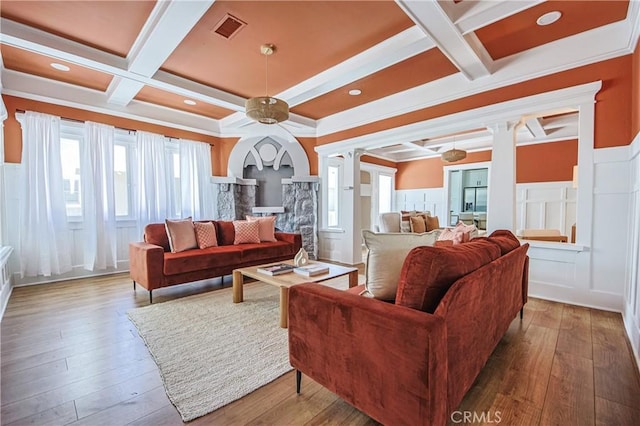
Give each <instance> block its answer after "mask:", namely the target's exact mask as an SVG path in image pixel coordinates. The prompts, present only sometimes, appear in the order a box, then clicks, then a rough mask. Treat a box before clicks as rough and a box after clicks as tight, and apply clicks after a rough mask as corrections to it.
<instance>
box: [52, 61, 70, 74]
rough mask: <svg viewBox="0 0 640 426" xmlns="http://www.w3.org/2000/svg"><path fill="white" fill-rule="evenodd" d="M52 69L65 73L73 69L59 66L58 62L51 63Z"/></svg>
mask: <svg viewBox="0 0 640 426" xmlns="http://www.w3.org/2000/svg"><path fill="white" fill-rule="evenodd" d="M51 68H54V69H57V70H58V71H65V72H66V71H69V70H70V69H71V68H69V67H68V66H66V65H62V64H59V63H57V62H52V63H51Z"/></svg>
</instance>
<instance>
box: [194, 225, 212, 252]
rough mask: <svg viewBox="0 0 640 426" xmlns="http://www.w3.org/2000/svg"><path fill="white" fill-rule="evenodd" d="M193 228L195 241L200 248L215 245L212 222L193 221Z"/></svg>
mask: <svg viewBox="0 0 640 426" xmlns="http://www.w3.org/2000/svg"><path fill="white" fill-rule="evenodd" d="M193 229H194V230H195V232H196V241H197V242H198V247H200V248H201V249H204V248H207V247H217V246H218V238H217V237H216V227H215V225H214V224H213V222H194V223H193Z"/></svg>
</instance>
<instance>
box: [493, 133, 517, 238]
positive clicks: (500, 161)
mask: <svg viewBox="0 0 640 426" xmlns="http://www.w3.org/2000/svg"><path fill="white" fill-rule="evenodd" d="M487 128H488V129H489V131H490V132H491V133H493V148H492V151H491V168H490V170H489V194H488V197H487V232H488V233H491V232H493V231H495V230H496V229H508V230H510V231H513V232H515V227H516V129H517V125H516V123H513V122H507V121H505V122H500V123H495V124H492V125H490V126H488V127H487Z"/></svg>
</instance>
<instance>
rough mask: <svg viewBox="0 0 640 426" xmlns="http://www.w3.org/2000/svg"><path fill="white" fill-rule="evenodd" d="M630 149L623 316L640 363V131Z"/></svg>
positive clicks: (639, 363)
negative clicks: (627, 237) (627, 239)
mask: <svg viewBox="0 0 640 426" xmlns="http://www.w3.org/2000/svg"><path fill="white" fill-rule="evenodd" d="M629 152H630V157H631V160H630V162H629V163H630V164H629V185H630V188H629V189H630V191H629V226H628V229H627V232H628V233H629V242H628V246H627V268H625V269H626V271H627V275H626V288H625V292H624V312H623V318H624V325H625V328H626V330H627V335H628V336H629V341H630V342H631V347H632V348H633V352H634V354H635V357H636V363H637V364H638V366H640V133H639V134H638V135H636V138H635V140H634V142H633V144H631V146H630V147H629Z"/></svg>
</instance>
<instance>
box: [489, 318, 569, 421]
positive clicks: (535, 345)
mask: <svg viewBox="0 0 640 426" xmlns="http://www.w3.org/2000/svg"><path fill="white" fill-rule="evenodd" d="M557 338H558V329H554V328H548V327H544V326H538V325H534V324H533V322H532V324H531V325H530V326H529V328H528V329H527V332H526V335H525V336H523V341H524V342H526V344H523V345H520V346H519V347H518V353H517V355H516V356H515V357H514V361H513V362H512V364H511V365H510V367H509V369H508V371H507V373H506V374H505V377H504V380H503V382H502V384H501V388H502V393H504V394H506V395H509V396H511V397H514V398H515V399H517V400H522V401H528V402H530V403H532V404H533V405H534V406H535V407H536V408H538V409H539V410H541V409H542V406H543V404H544V398H545V395H546V392H547V384H548V382H549V377H550V375H551V366H552V363H553V358H554V356H555V344H556V341H557Z"/></svg>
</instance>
